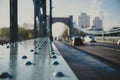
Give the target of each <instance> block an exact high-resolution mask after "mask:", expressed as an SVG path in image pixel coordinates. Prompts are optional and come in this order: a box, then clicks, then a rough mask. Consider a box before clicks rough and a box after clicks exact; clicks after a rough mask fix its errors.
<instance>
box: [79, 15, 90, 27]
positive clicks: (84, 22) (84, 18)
mask: <svg viewBox="0 0 120 80" xmlns="http://www.w3.org/2000/svg"><path fill="white" fill-rule="evenodd" d="M78 25H79V28H87V27H89V26H90V16H88V15H87V13H81V15H80V16H79V17H78Z"/></svg>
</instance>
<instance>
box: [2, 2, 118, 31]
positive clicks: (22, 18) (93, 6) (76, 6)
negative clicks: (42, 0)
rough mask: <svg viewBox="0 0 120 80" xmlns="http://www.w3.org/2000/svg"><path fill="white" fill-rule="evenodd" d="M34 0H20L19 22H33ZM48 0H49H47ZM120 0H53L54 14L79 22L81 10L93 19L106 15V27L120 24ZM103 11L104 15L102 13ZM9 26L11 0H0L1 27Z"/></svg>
mask: <svg viewBox="0 0 120 80" xmlns="http://www.w3.org/2000/svg"><path fill="white" fill-rule="evenodd" d="M32 1H33V0H18V15H19V16H18V23H19V25H22V24H23V23H33V2H32ZM47 1H48V0H47ZM119 8H120V0H53V16H61V17H63V16H66V17H68V16H69V15H73V16H74V21H76V22H78V16H79V15H80V14H81V12H86V13H87V14H88V15H89V16H90V17H91V25H92V20H93V18H94V17H95V16H102V15H104V29H105V30H108V29H110V28H111V27H112V26H120V15H119V14H120V9H119ZM100 12H102V15H101V14H100ZM3 26H9V0H0V27H3Z"/></svg>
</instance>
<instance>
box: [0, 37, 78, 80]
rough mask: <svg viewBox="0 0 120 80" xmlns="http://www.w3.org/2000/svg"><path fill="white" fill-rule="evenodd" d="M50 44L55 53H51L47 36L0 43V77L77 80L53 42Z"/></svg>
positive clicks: (27, 79) (9, 78) (22, 79)
mask: <svg viewBox="0 0 120 80" xmlns="http://www.w3.org/2000/svg"><path fill="white" fill-rule="evenodd" d="M52 46H53V50H54V52H55V54H54V53H52V54H51V48H50V41H49V39H48V38H41V39H33V40H26V41H22V42H18V43H16V44H11V45H10V44H5V45H0V50H1V51H0V79H5V80H78V79H77V78H76V76H75V75H74V73H73V72H72V70H71V69H70V68H69V66H68V65H67V63H66V62H65V60H64V59H63V57H62V56H61V54H60V53H59V51H58V50H57V48H56V47H55V46H54V44H53V43H52ZM54 55H55V56H56V57H57V58H56V57H54ZM50 56H51V57H50ZM55 61H57V62H58V63H59V64H58V65H57V62H56V64H54V62H55ZM4 72H5V73H4ZM6 73H8V75H6ZM62 73H63V74H62Z"/></svg>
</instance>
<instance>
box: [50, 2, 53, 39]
mask: <svg viewBox="0 0 120 80" xmlns="http://www.w3.org/2000/svg"><path fill="white" fill-rule="evenodd" d="M50 40H51V41H52V40H53V37H52V0H50Z"/></svg>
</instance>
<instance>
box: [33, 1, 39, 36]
mask: <svg viewBox="0 0 120 80" xmlns="http://www.w3.org/2000/svg"><path fill="white" fill-rule="evenodd" d="M36 12H37V10H36V1H34V38H37V34H38V33H37V23H36V17H37V16H36V14H37V13H36Z"/></svg>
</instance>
